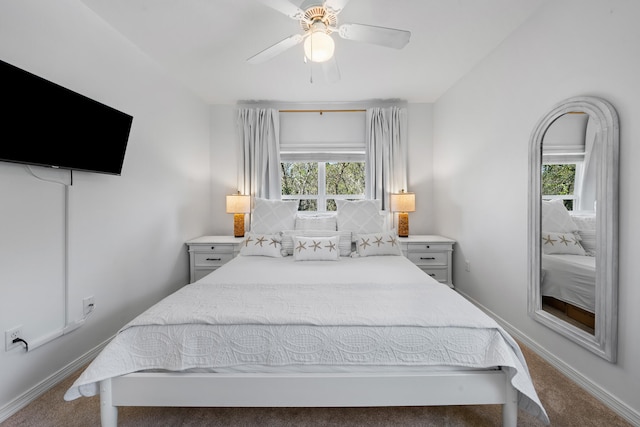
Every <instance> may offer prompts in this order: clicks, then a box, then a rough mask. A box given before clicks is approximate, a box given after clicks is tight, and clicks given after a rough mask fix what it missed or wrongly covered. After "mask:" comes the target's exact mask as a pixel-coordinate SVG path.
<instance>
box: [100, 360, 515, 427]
mask: <svg viewBox="0 0 640 427" xmlns="http://www.w3.org/2000/svg"><path fill="white" fill-rule="evenodd" d="M517 401H518V391H517V390H516V389H515V388H514V387H513V386H512V385H511V382H510V381H509V378H508V375H507V373H506V371H503V370H495V369H494V370H464V371H441V372H435V371H429V372H425V373H405V374H400V373H380V374H376V373H358V374H349V373H339V374H338V373H336V374H327V373H322V374H299V373H296V374H272V373H269V374H253V373H252V374H245V373H242V374H204V373H132V374H128V375H124V376H121V377H116V378H110V379H106V380H103V381H101V382H100V412H101V421H102V426H103V427H115V426H117V424H118V406H176V407H189V406H191V407H356V406H433V405H474V404H501V405H502V425H503V426H504V427H515V426H516V424H517V420H518V403H517Z"/></svg>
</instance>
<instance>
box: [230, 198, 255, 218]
mask: <svg viewBox="0 0 640 427" xmlns="http://www.w3.org/2000/svg"><path fill="white" fill-rule="evenodd" d="M249 212H251V196H247V195H244V194H231V195H229V196H227V213H232V214H236V213H249Z"/></svg>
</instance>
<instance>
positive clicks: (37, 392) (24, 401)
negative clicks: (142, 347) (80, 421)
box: [0, 337, 113, 423]
mask: <svg viewBox="0 0 640 427" xmlns="http://www.w3.org/2000/svg"><path fill="white" fill-rule="evenodd" d="M112 339H113V337H111V338H109V339H108V340H106V341H105V342H103V343H101V344H99V345H98V346H96V347H94V348H93V349H91V350H89V351H88V352H86V353H85V354H83V355H82V356H80V357H79V358H77V359H76V360H74V361H73V362H71V363H69V364H68V365H66V366H65V367H63V368H62V369H60V370H58V371H57V372H55V373H54V374H52V375H51V376H49V377H48V378H46V379H45V380H43V381H41V382H40V383H38V384H36V385H35V386H34V387H32V388H31V389H29V390H27V391H26V392H25V393H23V394H22V395H20V396H18V397H16V398H15V399H13V400H12V401H11V402H9V403H7V404H6V405H4V406H3V407H2V408H0V423H2V422H4V421H5V420H7V419H8V418H9V417H11V416H12V415H13V414H15V413H16V412H18V411H19V410H20V409H22V408H24V407H25V406H27V405H28V404H29V403H31V402H33V401H34V400H36V399H37V398H38V397H40V396H41V395H42V394H43V393H45V392H47V391H48V390H50V389H51V388H53V387H54V386H56V385H57V384H58V383H60V382H61V381H62V380H64V379H65V378H67V377H68V376H69V375H71V374H73V373H74V372H76V371H77V370H78V369H80V368H82V367H83V366H84V365H86V364H87V363H89V362H90V361H92V360H93V359H94V358H95V357H96V356H97V355H98V353H100V352H101V351H102V349H103V348H104V347H105V346H106V345H107V344H108V343H109V341H111V340H112Z"/></svg>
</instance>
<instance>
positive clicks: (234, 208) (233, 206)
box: [227, 191, 251, 237]
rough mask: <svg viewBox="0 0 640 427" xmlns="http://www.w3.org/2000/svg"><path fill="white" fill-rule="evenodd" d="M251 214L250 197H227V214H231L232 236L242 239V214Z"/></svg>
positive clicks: (240, 195)
mask: <svg viewBox="0 0 640 427" xmlns="http://www.w3.org/2000/svg"><path fill="white" fill-rule="evenodd" d="M249 212H251V196H247V195H244V194H240V192H239V191H238V194H231V195H228V196H227V213H232V214H233V235H234V236H235V237H244V214H246V213H249Z"/></svg>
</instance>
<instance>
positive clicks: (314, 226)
mask: <svg viewBox="0 0 640 427" xmlns="http://www.w3.org/2000/svg"><path fill="white" fill-rule="evenodd" d="M295 229H296V230H328V231H336V230H337V229H338V227H337V217H336V215H335V214H333V215H321V216H316V215H314V216H311V215H309V216H307V215H300V214H299V213H298V215H297V216H296V225H295Z"/></svg>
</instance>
